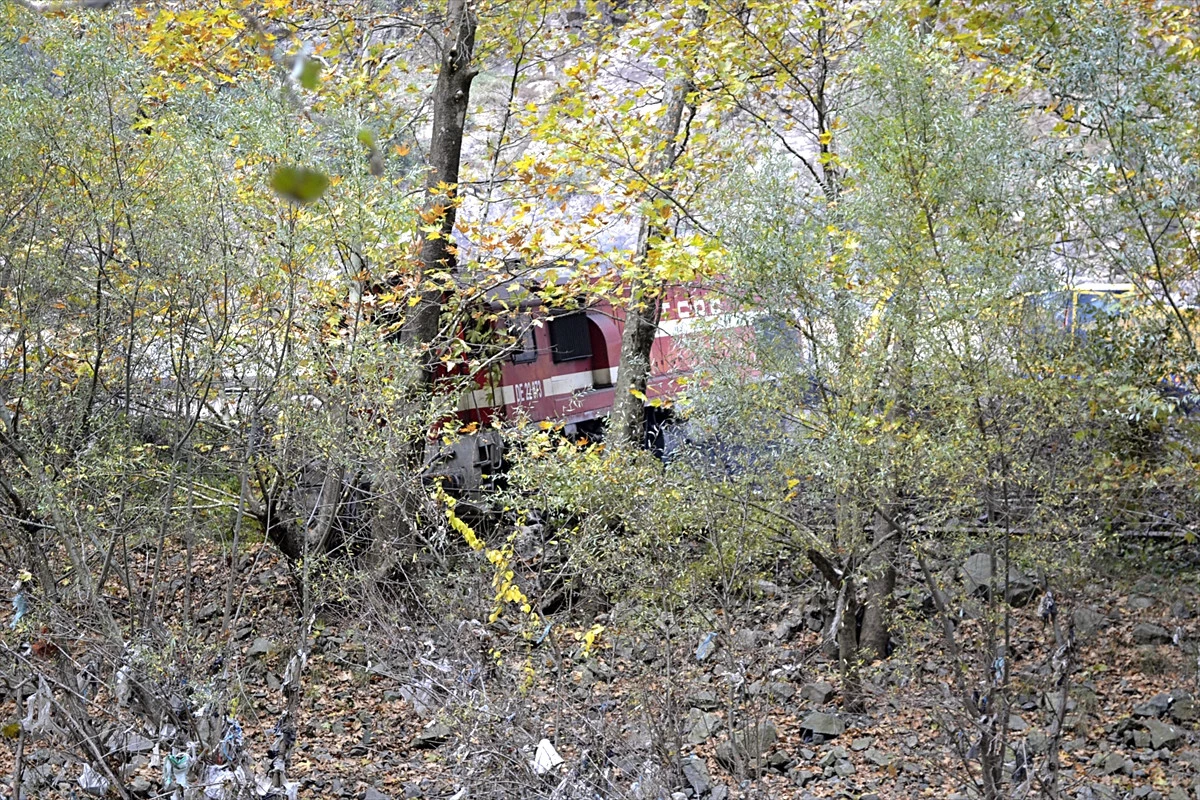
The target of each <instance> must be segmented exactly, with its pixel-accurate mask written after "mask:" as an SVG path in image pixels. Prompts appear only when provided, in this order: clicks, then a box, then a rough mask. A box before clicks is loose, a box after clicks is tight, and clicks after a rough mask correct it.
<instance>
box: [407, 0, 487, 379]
mask: <svg viewBox="0 0 1200 800" xmlns="http://www.w3.org/2000/svg"><path fill="white" fill-rule="evenodd" d="M475 27H476V18H475V14H474V12H473V11H472V10H471V9H470V8H469V7H468V5H467V0H448V2H447V5H446V28H445V30H446V38H445V41H444V43H443V45H442V60H441V69H440V70H439V71H438V78H437V84H436V86H435V87H434V90H433V136H432V138H431V139H430V142H429V158H428V164H429V175H428V177H427V178H426V181H425V189H426V195H427V196H426V199H425V205H424V207H423V208H422V210H421V221H420V224H421V227H422V229H423V232H422V236H421V249H420V264H419V274H418V277H419V279H420V281H421V286H420V289H419V291H420V293H421V299H420V301H419V302H418V303H417V305H416V307H415V308H414V309H413V313H412V314H411V315H410V316H409V318H408V319H407V320H406V321H405V324H404V328H403V332H402V338H403V340H404V341H405V342H406V343H409V344H412V345H415V346H416V347H419V348H424V351H425V352H424V353H423V356H422V364H421V378H422V382H423V383H424V385H425V386H426V387H430V386H431V385H432V383H433V378H434V369H435V367H436V364H437V358H436V356H435V355H434V353H433V352H432V349H431V348H430V345H431V344H432V343H433V341H434V339H435V338H436V337H437V332H438V318H439V317H440V315H441V310H442V298H443V296H444V291H443V290H442V289H440V288H434V287H432V286H429V285H428V281H430V279H431V277H432V276H433V274H434V273H436V272H446V273H449V274H453V273H454V272H455V271H456V270H457V268H458V258H457V253H456V252H455V247H454V238H453V234H454V220H455V217H456V215H457V211H458V173H459V167H460V165H461V162H462V144H463V132H464V131H465V129H466V123H467V104H468V103H469V102H470V96H471V81H472V80H474V78H475V75H476V74H477V73H478V70H477V69H475V68H474V67H473V66H472V58H473V57H474V51H475ZM432 225H436V226H437V230H436V231H434V232H424V231H426V230H428V226H432Z"/></svg>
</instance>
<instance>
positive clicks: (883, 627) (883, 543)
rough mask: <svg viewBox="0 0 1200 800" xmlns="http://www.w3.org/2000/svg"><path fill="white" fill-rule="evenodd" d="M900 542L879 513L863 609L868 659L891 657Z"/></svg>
mask: <svg viewBox="0 0 1200 800" xmlns="http://www.w3.org/2000/svg"><path fill="white" fill-rule="evenodd" d="M899 546H900V539H899V537H898V536H896V535H895V534H894V533H893V532H892V528H891V525H889V524H888V522H887V520H886V519H885V518H884V517H883V515H882V514H880V513H878V512H876V513H875V518H874V531H873V536H872V541H871V556H870V558H869V559H868V560H867V575H868V578H867V602H866V607H865V608H864V609H863V623H862V633H861V635H860V636H859V642H858V643H859V646H860V647H862V649H863V650H864V651H865V654H866V656H867V657H868V658H873V659H882V658H887V656H888V640H889V639H890V638H891V634H890V633H889V631H888V612H889V609H890V607H891V602H892V592H893V591H894V590H895V588H896V567H895V556H896V553H897V552H898V550H899Z"/></svg>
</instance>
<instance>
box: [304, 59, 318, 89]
mask: <svg viewBox="0 0 1200 800" xmlns="http://www.w3.org/2000/svg"><path fill="white" fill-rule="evenodd" d="M320 83H321V62H320V61H315V60H313V59H311V58H310V59H309V60H308V61H305V62H304V66H303V67H301V68H300V85H301V86H303V87H304V88H305V89H308V90H309V91H314V90H315V89H316V88H317V86H319V85H320Z"/></svg>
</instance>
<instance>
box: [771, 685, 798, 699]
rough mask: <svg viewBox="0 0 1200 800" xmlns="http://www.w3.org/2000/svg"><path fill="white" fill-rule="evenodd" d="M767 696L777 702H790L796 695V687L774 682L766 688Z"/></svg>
mask: <svg viewBox="0 0 1200 800" xmlns="http://www.w3.org/2000/svg"><path fill="white" fill-rule="evenodd" d="M766 689H767V694H769V695H771V697H772V698H773V699H775V700H778V701H779V702H781V703H782V702H786V701H788V700H791V699H792V698H793V697H794V696H795V695H796V687H795V686H792V685H791V684H790V683H784V682H783V681H774V682H772V683H768V684H767V686H766Z"/></svg>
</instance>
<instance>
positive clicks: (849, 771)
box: [833, 761, 858, 778]
mask: <svg viewBox="0 0 1200 800" xmlns="http://www.w3.org/2000/svg"><path fill="white" fill-rule="evenodd" d="M833 771H834V772H836V773H837V774H838V775H840V776H841V777H843V778H849V777H850V776H851V775H853V774H855V773H856V772H858V770H857V769H856V768H855V766H854V765H853V764H851V763H850V762H849V761H842V762H841V763H839V764H838V765H837V766H836V767H834V768H833Z"/></svg>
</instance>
